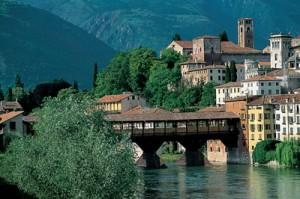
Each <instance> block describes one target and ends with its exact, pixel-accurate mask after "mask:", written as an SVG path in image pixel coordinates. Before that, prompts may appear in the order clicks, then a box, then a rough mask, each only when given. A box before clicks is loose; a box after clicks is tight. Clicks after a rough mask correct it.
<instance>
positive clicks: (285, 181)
mask: <svg viewBox="0 0 300 199" xmlns="http://www.w3.org/2000/svg"><path fill="white" fill-rule="evenodd" d="M168 166H169V168H168V169H162V170H144V171H143V174H144V198H146V199H148V198H149V199H150V198H151V199H152V198H162V199H163V198H205V199H215V198H222V199H226V198H228V199H229V198H230V199H247V198H249V199H250V198H251V199H255V198H259V199H260V198H272V199H273V198H278V199H289V198H298V197H299V194H300V189H299V187H300V171H299V170H296V169H270V168H261V167H259V168H257V167H250V166H244V165H228V166H215V167H212V166H209V167H189V168H188V167H179V166H175V165H173V164H171V165H168Z"/></svg>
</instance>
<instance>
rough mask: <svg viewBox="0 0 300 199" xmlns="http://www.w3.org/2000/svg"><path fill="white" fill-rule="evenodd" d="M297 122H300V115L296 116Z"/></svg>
mask: <svg viewBox="0 0 300 199" xmlns="http://www.w3.org/2000/svg"><path fill="white" fill-rule="evenodd" d="M296 121H297V124H300V116H297V117H296Z"/></svg>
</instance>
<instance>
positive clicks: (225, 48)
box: [221, 41, 261, 54]
mask: <svg viewBox="0 0 300 199" xmlns="http://www.w3.org/2000/svg"><path fill="white" fill-rule="evenodd" d="M221 51H222V53H225V54H258V53H261V51H260V50H257V49H254V48H242V47H240V46H238V45H236V44H235V43H233V42H231V41H222V42H221Z"/></svg>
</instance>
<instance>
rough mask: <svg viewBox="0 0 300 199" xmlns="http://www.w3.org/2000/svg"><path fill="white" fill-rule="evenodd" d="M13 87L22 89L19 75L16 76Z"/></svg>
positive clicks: (22, 85)
mask: <svg viewBox="0 0 300 199" xmlns="http://www.w3.org/2000/svg"><path fill="white" fill-rule="evenodd" d="M15 87H16V88H24V84H23V83H22V80H21V76H20V75H19V74H17V75H16V81H15Z"/></svg>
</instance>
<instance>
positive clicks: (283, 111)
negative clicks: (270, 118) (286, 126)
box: [281, 105, 285, 113]
mask: <svg viewBox="0 0 300 199" xmlns="http://www.w3.org/2000/svg"><path fill="white" fill-rule="evenodd" d="M281 112H282V113H285V106H284V105H283V106H281Z"/></svg>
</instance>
